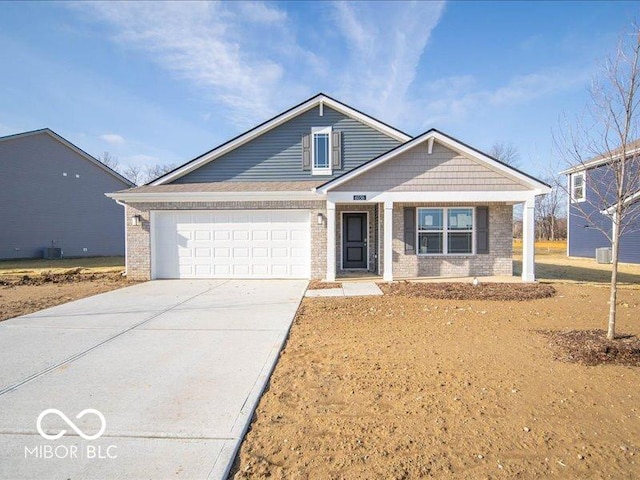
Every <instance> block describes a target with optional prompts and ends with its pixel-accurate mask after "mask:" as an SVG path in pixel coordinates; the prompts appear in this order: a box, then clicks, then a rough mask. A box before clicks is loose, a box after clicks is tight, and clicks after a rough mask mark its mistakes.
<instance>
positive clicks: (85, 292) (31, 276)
mask: <svg viewBox="0 0 640 480" xmlns="http://www.w3.org/2000/svg"><path fill="white" fill-rule="evenodd" d="M134 283H136V282H131V281H128V280H127V279H126V278H124V277H123V276H122V275H121V274H120V273H119V272H107V273H92V272H91V270H88V271H85V270H80V271H77V270H71V271H70V273H66V274H65V273H47V272H29V273H28V274H26V275H2V274H0V321H2V320H7V319H9V318H14V317H17V316H19V315H26V314H27V313H33V312H36V311H38V310H42V309H43V308H49V307H53V306H55V305H60V304H62V303H67V302H70V301H72V300H78V299H80V298H84V297H89V296H91V295H96V294H98V293H103V292H108V291H110V290H115V289H117V288H123V287H126V286H129V285H133V284H134Z"/></svg>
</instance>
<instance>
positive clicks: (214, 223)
mask: <svg viewBox="0 0 640 480" xmlns="http://www.w3.org/2000/svg"><path fill="white" fill-rule="evenodd" d="M309 219H310V215H309V212H308V211H299V210H297V211H293V210H264V211H242V212H239V211H213V210H212V211H206V212H202V211H199V212H179V213H177V212H155V215H154V216H153V220H152V221H153V230H154V252H153V257H154V258H153V261H154V266H155V277H156V278H213V277H218V278H232V277H237V278H252V277H253V278H309V272H310V232H309V230H310V221H309Z"/></svg>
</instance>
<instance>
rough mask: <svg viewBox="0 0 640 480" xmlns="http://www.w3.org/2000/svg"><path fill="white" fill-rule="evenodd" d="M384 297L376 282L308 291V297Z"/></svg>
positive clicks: (354, 283) (346, 284) (352, 283)
mask: <svg viewBox="0 0 640 480" xmlns="http://www.w3.org/2000/svg"><path fill="white" fill-rule="evenodd" d="M372 295H382V290H380V288H379V287H378V285H376V284H375V283H374V282H345V283H343V284H342V287H341V288H324V289H318V290H307V293H306V294H305V296H306V297H366V296H372Z"/></svg>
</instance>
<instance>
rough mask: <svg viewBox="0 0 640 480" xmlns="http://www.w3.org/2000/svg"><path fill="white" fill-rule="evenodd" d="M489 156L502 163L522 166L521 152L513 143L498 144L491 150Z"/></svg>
mask: <svg viewBox="0 0 640 480" xmlns="http://www.w3.org/2000/svg"><path fill="white" fill-rule="evenodd" d="M488 153H489V155H491V156H492V157H493V158H495V159H496V160H500V161H501V162H502V163H506V164H507V165H511V166H512V167H517V166H518V165H520V152H519V151H518V147H516V146H515V145H514V144H512V143H504V142H496V143H494V144H493V145H492V146H491V148H490V149H489V152H488Z"/></svg>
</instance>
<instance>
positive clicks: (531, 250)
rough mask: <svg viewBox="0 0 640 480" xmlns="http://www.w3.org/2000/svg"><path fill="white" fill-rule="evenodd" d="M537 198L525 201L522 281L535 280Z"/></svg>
mask: <svg viewBox="0 0 640 480" xmlns="http://www.w3.org/2000/svg"><path fill="white" fill-rule="evenodd" d="M535 205H536V199H535V197H533V196H532V197H531V198H529V199H528V200H527V201H526V202H524V209H523V216H522V281H523V282H535V281H536V273H535V251H536V247H535V240H536V239H535V224H534V211H535Z"/></svg>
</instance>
